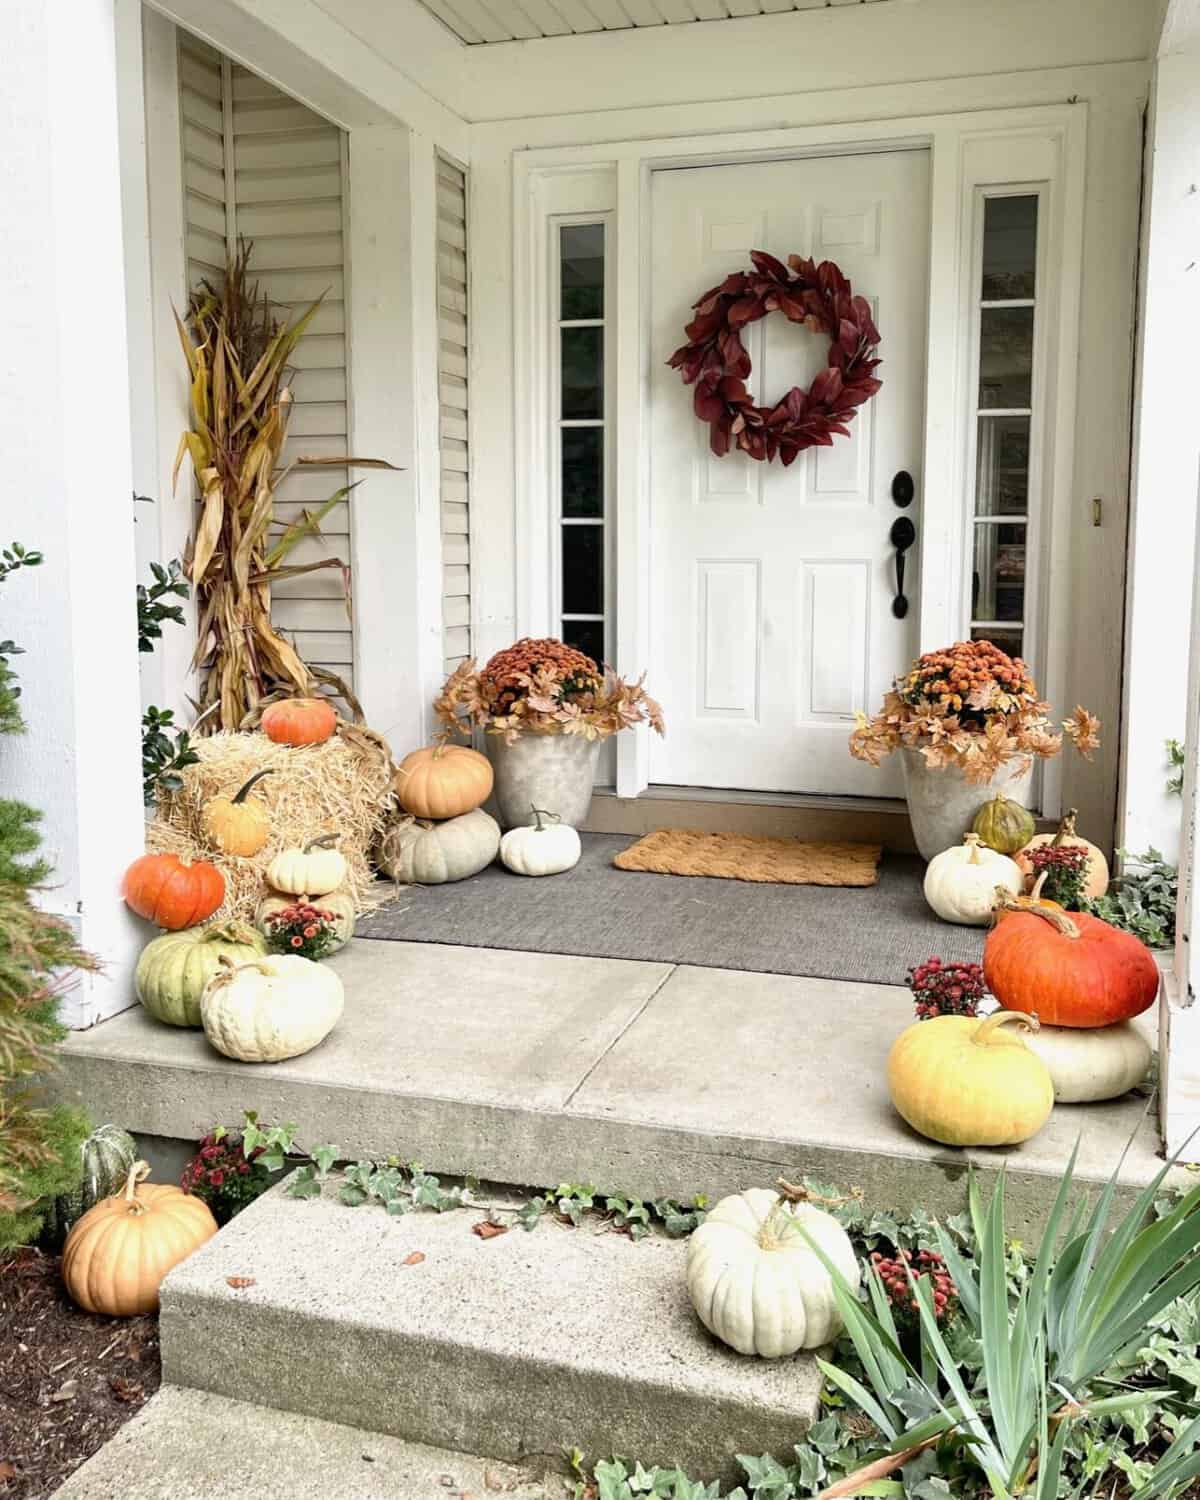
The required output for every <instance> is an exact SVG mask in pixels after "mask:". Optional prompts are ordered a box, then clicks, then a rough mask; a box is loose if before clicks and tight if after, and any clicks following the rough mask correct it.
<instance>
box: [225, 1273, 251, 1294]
mask: <svg viewBox="0 0 1200 1500" xmlns="http://www.w3.org/2000/svg"><path fill="white" fill-rule="evenodd" d="M257 1284H258V1283H257V1280H256V1278H255V1277H253V1276H226V1278H225V1285H226V1286H231V1287H232V1288H233V1289H234V1291H235V1292H240V1291H241V1290H242V1288H243V1287H245V1286H257Z"/></svg>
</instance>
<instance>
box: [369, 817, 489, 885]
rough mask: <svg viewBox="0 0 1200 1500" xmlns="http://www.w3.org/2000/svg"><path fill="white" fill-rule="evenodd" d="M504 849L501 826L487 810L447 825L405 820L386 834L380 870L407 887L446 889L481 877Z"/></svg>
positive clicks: (453, 819)
mask: <svg viewBox="0 0 1200 1500" xmlns="http://www.w3.org/2000/svg"><path fill="white" fill-rule="evenodd" d="M499 848H500V825H499V824H498V823H497V822H496V820H495V818H492V817H489V815H488V814H487V813H485V812H484V810H483V808H481V807H477V808H476V809H475V811H474V812H469V813H463V814H462V816H461V817H458V818H447V820H446V821H445V822H444V823H423V822H419V821H413V820H411V819H407V818H406V819H405V820H404V821H403V822H400V823H397V824H395V826H394V827H392V828H389V829H388V831H387V832H386V833H385V834H384V836H383V839H382V841H381V843H380V846H379V860H378V863H379V867H380V869H381V870H383V871H384V873H385V874H387V875H390V876H391V877H392V879H393V880H399V881H401V882H403V884H405V885H445V884H446V883H447V881H451V880H466V879H467V878H468V876H471V875H478V874H479V872H480V870H483V869H486V868H487V866H488V865H490V864H491V862H492V860H494V859H495V857H496V851H497V850H498V849H499Z"/></svg>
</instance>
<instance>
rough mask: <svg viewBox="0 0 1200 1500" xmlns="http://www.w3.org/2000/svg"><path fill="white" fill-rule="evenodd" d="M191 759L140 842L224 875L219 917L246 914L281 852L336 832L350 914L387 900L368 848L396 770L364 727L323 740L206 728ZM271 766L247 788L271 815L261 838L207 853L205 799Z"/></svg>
mask: <svg viewBox="0 0 1200 1500" xmlns="http://www.w3.org/2000/svg"><path fill="white" fill-rule="evenodd" d="M193 744H194V747H195V750H196V753H197V755H199V757H200V762H199V764H198V765H194V766H189V767H188V768H187V769H186V770H185V771H183V772H182V773H181V775H182V780H183V787H182V788H181V789H180V790H179V791H178V792H168V793H165V794H164V795H163V796H162V797H161V798H160V799H159V804H158V817H157V819H156V820H155V822H153V823H151V824H150V826H149V827H148V828H147V830H146V847H147V848H148V849H150V850H151V851H153V852H155V853H173V854H179V855H182V856H184V857H185V858H188V859H207V860H210V861H211V862H212V863H213V864H215V865H216V866H217V868H218V869H219V870H220V871H221V874H222V875H223V876H224V877H225V904H224V905H223V906H222V907H221V909H220V911H219V912H218V913H217V916H218V917H220V918H232V917H236V918H239V919H242V920H245V921H249V920H251V919H252V918H253V916H254V909H255V907H256V906H257V904H258V902H259V900H260V898H261V897H262V894H263V890H264V888H265V886H266V871H267V866H268V865H269V864H270V862H271V860H272V859H274V857H275V855H276V854H278V852H279V851H280V850H281V849H288V848H292V847H295V846H296V845H302V844H305V843H307V842H308V841H309V840H310V839H315V838H320V837H321V835H322V834H327V833H332V834H336V835H337V847H338V848H339V849H340V850H341V852H342V853H343V854H344V855H345V857H346V862H347V864H348V865H349V869H350V873H349V876H348V878H347V881H346V886H345V889H346V890H347V891H348V892H349V894H350V895H351V896H352V897H353V898H354V905H355V908H356V910H357V911H358V913H359V914H360V915H361V914H362V913H363V912H367V911H371V910H373V909H374V908H375V907H376V906H379V905H381V904H382V902H383V901H384V900H385V899H387V897H386V896H385V895H384V893H383V890H382V889H381V888H379V887H378V886H377V883H376V880H375V872H374V870H373V869H372V868H371V865H370V861H369V855H370V851H371V848H372V845H373V844H374V842H375V839H376V837H377V836H378V834H379V832H380V830H381V829H382V827H383V825H384V822H385V820H386V819H387V816H388V814H389V812H390V811H391V810H392V805H393V804H392V792H391V779H392V774H393V771H394V767H393V765H392V758H391V756H390V754H389V753H388V749H387V745H386V742H385V741H384V740H383V739H381V738H380V737H379V736H378V735H376V734H374V733H372V731H370V730H366V729H361V728H359V727H357V726H355V725H348V724H341V725H339V726H338V729H337V732H336V733H335V734H334V736H333V738H332V739H330V740H326V741H325V743H324V744H323V745H298V746H292V745H277V744H275V743H274V741H273V740H269V739H268V738H267V737H266V735H265V734H214V735H210V736H209V737H208V738H206V739H200V740H196V741H194V742H193ZM264 770H271V771H273V772H274V773H275V774H274V775H273V776H267V777H264V778H263V780H262V781H260V782H259V783H258V785H257V786H256V787H255V788H254V791H253V792H251V794H250V795H251V796H252V797H256V798H261V800H262V801H263V802H265V803H266V805H267V808H268V809H269V811H270V814H271V834H270V837H269V838H268V839H267V842H266V845H265V847H264V848H262V849H261V850H260V851H259V852H258V853H257V854H255V855H253V856H252V857H251V858H249V859H242V858H239V857H237V856H234V855H230V854H221V853H219V852H217V851H215V850H214V849H213V848H212V846H211V844H210V843H209V842H208V840H207V838H206V837H205V836H204V831H203V827H202V825H201V813H202V811H203V809H204V806H205V804H206V803H208V802H209V801H211V800H212V798H213V797H219V796H232V795H233V794H234V793H235V792H236V791H237V790H238V788H239V787H241V786H242V785H244V783H245V782H247V781H249V779H250V777H251V776H253V775H254V773H255V772H256V771H264Z"/></svg>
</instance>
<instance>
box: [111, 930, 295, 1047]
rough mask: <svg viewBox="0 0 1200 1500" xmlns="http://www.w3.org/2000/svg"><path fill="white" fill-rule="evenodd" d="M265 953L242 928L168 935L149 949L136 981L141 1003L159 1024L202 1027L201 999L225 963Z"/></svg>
mask: <svg viewBox="0 0 1200 1500" xmlns="http://www.w3.org/2000/svg"><path fill="white" fill-rule="evenodd" d="M266 951H267V943H266V939H265V938H264V937H262V935H261V934H260V933H257V932H255V931H254V929H253V928H252V927H247V926H245V925H244V924H243V923H240V922H219V923H216V924H214V925H213V926H211V927H189V928H187V929H186V930H185V931H183V932H165V933H164V934H163V935H162V937H157V938H155V939H154V941H153V942H151V943H147V944H146V946H145V948H144V949H143V950H142V956H141V958H139V959H138V965H137V969H136V971H135V972H134V976H133V985H134V989H135V990H136V991H137V997H138V999H139V1000H140V1001H141V1002H142V1004H143V1005H144V1006H145V1007H146V1009H147V1010H148V1011H149V1012H150V1014H151V1015H152V1016H153V1017H154V1019H155V1020H156V1021H165V1022H166V1023H167V1025H168V1026H199V1025H200V996H201V995H202V994H203V993H204V986H205V985H206V984H207V983H208V981H209V980H210V979H211V978H212V977H213V975H214V974H215V973H216V972H217V971H218V970H219V969H220V967H221V960H222V959H223V958H224V959H228V960H229V962H230V963H231V964H248V963H252V962H253V961H254V960H255V959H256V958H261V957H262V956H263V954H264V953H266Z"/></svg>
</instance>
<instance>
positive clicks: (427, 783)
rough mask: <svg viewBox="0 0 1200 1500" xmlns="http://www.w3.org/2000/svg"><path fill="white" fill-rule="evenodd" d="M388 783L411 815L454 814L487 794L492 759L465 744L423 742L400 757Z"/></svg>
mask: <svg viewBox="0 0 1200 1500" xmlns="http://www.w3.org/2000/svg"><path fill="white" fill-rule="evenodd" d="M392 787H393V789H394V791H395V793H396V799H397V801H398V802H399V803H400V806H401V807H402V808H403V809H404V811H405V812H406V813H411V814H412V816H413V817H414V818H432V819H434V820H435V821H436V820H440V819H443V818H458V817H461V816H462V814H463V813H469V812H474V811H475V809H476V808H477V807H479V806H481V805H482V804H483V803H484V802H486V801H487V799H488V798H489V797H490V796H491V794H492V763H491V761H490V760H488V758H487V756H486V755H480V753H479V751H478V750H469V749H467V747H466V746H465V745H427V746H426V747H425V748H424V749H423V750H414V751H413V752H412V754H411V755H406V756H405V757H404V759H403V760H402V761H401V762H400V764H399V766H398V767H397V768H396V774H395V776H394V777H393V779H392Z"/></svg>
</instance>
